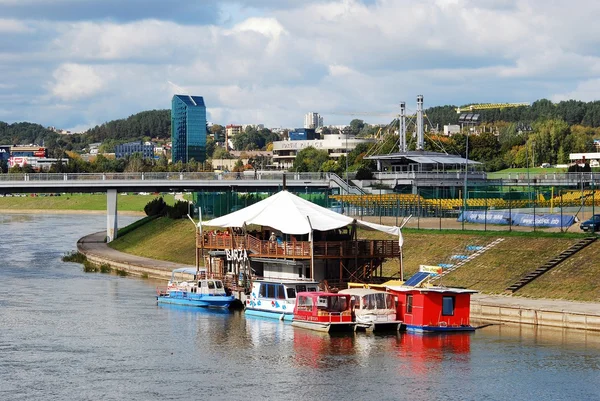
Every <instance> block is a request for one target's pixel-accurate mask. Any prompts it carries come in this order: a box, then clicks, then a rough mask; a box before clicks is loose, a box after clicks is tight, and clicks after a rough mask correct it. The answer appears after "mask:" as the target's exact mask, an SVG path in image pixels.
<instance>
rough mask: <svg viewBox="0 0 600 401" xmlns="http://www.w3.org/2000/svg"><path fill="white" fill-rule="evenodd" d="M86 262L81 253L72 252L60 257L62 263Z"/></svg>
mask: <svg viewBox="0 0 600 401" xmlns="http://www.w3.org/2000/svg"><path fill="white" fill-rule="evenodd" d="M86 260H87V258H86V257H85V255H84V254H83V253H79V252H77V251H72V252H68V253H65V254H64V255H63V257H62V261H63V262H73V263H83V262H85V261H86Z"/></svg>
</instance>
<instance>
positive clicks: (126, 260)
mask: <svg viewBox="0 0 600 401" xmlns="http://www.w3.org/2000/svg"><path fill="white" fill-rule="evenodd" d="M105 237H106V232H105V231H101V232H98V233H94V234H90V235H87V236H85V237H83V238H81V239H80V240H79V241H77V250H78V251H79V252H81V253H82V254H84V255H86V257H87V258H88V259H89V260H90V261H92V262H94V263H108V264H110V265H111V266H113V267H115V268H119V269H125V270H126V271H128V272H129V273H132V274H137V275H143V274H146V275H148V277H152V278H160V279H164V278H170V277H171V272H172V271H173V269H178V268H180V267H191V268H194V267H195V266H190V265H184V264H181V263H173V262H167V261H164V260H156V259H150V258H144V257H142V256H136V255H131V254H128V253H124V252H119V251H117V250H115V249H112V248H111V247H109V246H108V244H107V243H106V242H104V238H105Z"/></svg>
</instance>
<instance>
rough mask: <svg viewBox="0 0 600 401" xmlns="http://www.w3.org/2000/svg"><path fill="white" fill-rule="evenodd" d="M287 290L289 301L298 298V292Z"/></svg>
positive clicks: (291, 289)
mask: <svg viewBox="0 0 600 401" xmlns="http://www.w3.org/2000/svg"><path fill="white" fill-rule="evenodd" d="M286 290H287V297H288V299H294V298H296V290H295V289H293V288H286Z"/></svg>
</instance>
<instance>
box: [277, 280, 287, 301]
mask: <svg viewBox="0 0 600 401" xmlns="http://www.w3.org/2000/svg"><path fill="white" fill-rule="evenodd" d="M277 299H285V288H284V287H283V285H282V284H279V285H278V286H277Z"/></svg>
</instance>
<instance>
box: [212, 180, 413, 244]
mask: <svg viewBox="0 0 600 401" xmlns="http://www.w3.org/2000/svg"><path fill="white" fill-rule="evenodd" d="M309 220H310V222H309ZM354 222H356V223H357V224H358V225H360V226H363V227H368V228H372V229H374V230H379V231H383V232H386V233H388V234H392V235H398V236H399V237H400V238H402V236H401V233H400V228H399V227H396V226H384V225H381V224H375V223H369V222H367V221H362V220H356V219H353V218H351V217H348V216H344V215H343V214H339V213H336V212H333V211H331V210H329V209H326V208H324V207H321V206H319V205H315V204H314V203H312V202H309V201H307V200H304V199H302V198H300V197H299V196H296V195H294V194H292V193H290V192H288V191H281V192H278V193H276V194H275V195H271V196H269V197H268V198H267V199H264V200H262V201H260V202H258V203H255V204H253V205H250V206H248V207H246V208H244V209H241V210H238V211H236V212H233V213H230V214H227V215H225V216H221V217H217V218H216V219H212V220H209V221H205V222H204V223H201V224H202V225H205V226H211V227H243V226H244V225H250V224H256V225H260V226H267V227H271V228H274V229H275V230H278V231H281V232H282V233H285V234H295V235H300V234H308V233H310V232H311V227H312V229H313V230H319V231H328V230H333V229H336V228H341V227H346V226H348V225H350V224H353V223H354ZM400 245H401V246H402V240H401V243H400Z"/></svg>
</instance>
